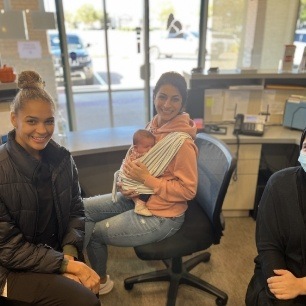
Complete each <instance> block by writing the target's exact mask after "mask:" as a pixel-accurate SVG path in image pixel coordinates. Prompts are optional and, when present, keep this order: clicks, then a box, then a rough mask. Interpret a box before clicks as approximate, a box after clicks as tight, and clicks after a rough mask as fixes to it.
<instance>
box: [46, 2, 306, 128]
mask: <svg viewBox="0 0 306 306" xmlns="http://www.w3.org/2000/svg"><path fill="white" fill-rule="evenodd" d="M45 2H46V3H47V4H48V5H46V7H47V8H48V9H49V10H53V11H55V5H54V0H45ZM285 2H286V3H287V4H288V5H287V4H286V3H285ZM297 2H298V1H297V0H296V1H287V0H286V1H284V3H282V4H281V5H280V4H279V3H278V1H277V0H271V1H269V2H263V1H259V0H254V1H247V0H238V1H228V0H210V1H209V2H208V16H207V19H205V20H207V23H205V24H204V25H203V26H204V27H205V30H206V32H205V33H206V34H205V38H206V42H205V48H204V51H203V54H200V56H201V57H202V58H203V57H204V59H205V67H203V68H205V69H206V70H207V69H209V68H210V67H218V68H219V69H220V71H222V70H229V69H230V70H235V69H237V68H243V67H253V68H255V69H258V70H269V69H274V70H277V67H278V63H279V61H280V59H282V56H283V50H284V45H285V44H290V43H293V41H295V44H296V45H298V44H304V42H303V31H304V29H303V24H304V23H303V22H302V19H301V18H300V19H301V22H300V25H301V29H298V30H297V32H296V35H295V38H294V35H293V32H294V28H295V23H296V20H293V19H294V18H293V19H292V18H290V19H289V18H285V15H286V14H288V12H289V13H290V16H292V17H293V16H296V12H297V11H296V9H297V6H298V4H297ZM144 3H145V1H143V0H132V2H129V3H126V2H125V1H122V0H106V1H80V0H79V1H75V2H74V5H73V7H72V6H71V5H70V2H69V0H64V1H63V7H64V17H65V27H66V34H67V50H68V56H69V65H70V67H69V69H70V75H71V82H72V93H73V95H72V98H73V101H72V103H73V110H74V111H73V115H74V116H75V122H76V124H75V125H76V126H75V129H76V130H84V129H95V128H103V127H114V126H128V125H145V123H146V122H147V121H148V120H149V115H150V112H149V110H150V105H149V101H148V100H147V98H146V97H147V96H146V91H145V90H149V91H150V92H151V89H152V86H154V84H155V82H156V80H157V79H158V77H159V76H160V75H161V73H163V72H165V71H169V70H175V71H178V72H181V73H184V72H187V73H190V72H191V71H192V69H193V68H195V67H197V65H198V56H199V54H198V53H199V45H200V40H201V39H202V38H203V37H202V38H201V37H200V33H199V24H200V13H201V12H200V8H201V0H191V1H189V2H188V5H186V1H184V0H167V1H164V0H155V1H148V3H149V33H145V30H144V24H145V20H144V18H145V16H144ZM277 3H278V4H277ZM104 4H105V6H104ZM282 17H284V18H282ZM276 24H277V30H276V28H275V27H276ZM48 35H49V36H48V37H49V41H50V52H51V53H52V54H53V56H54V66H55V74H56V80H57V86H58V87H57V88H58V103H59V107H60V108H61V109H62V112H63V114H64V115H67V114H66V109H67V107H66V106H67V103H68V101H67V100H68V99H67V97H66V95H67V93H66V91H65V85H66V84H65V83H64V82H63V81H64V80H63V68H62V64H61V59H62V55H61V53H60V52H61V50H60V48H59V38H58V36H57V35H56V33H55V34H54V32H50V33H49V34H48ZM146 35H149V50H148V52H149V55H150V56H149V59H150V63H145V52H146V50H145V49H144V41H145V39H146V37H147V36H146ZM73 40H74V41H73ZM298 48H299V51H298V52H302V51H301V50H302V48H300V47H298ZM298 48H297V49H298ZM298 52H297V53H298ZM297 57H299V56H297ZM149 64H150V72H151V78H150V88H147V89H146V88H145V82H144V75H143V74H142V72H143V71H144V69H143V67H144V66H145V65H147V66H148V65H149ZM151 103H152V101H151Z"/></svg>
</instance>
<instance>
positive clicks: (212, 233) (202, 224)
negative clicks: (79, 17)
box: [124, 133, 236, 306]
mask: <svg viewBox="0 0 306 306" xmlns="http://www.w3.org/2000/svg"><path fill="white" fill-rule="evenodd" d="M195 143H196V145H197V147H198V149H199V154H198V189H197V194H196V197H195V199H194V200H191V201H189V202H188V209H187V211H186V213H185V221H184V223H183V225H182V227H181V229H180V230H179V231H178V232H177V233H175V234H174V235H173V236H171V237H169V238H166V239H164V240H162V241H159V242H153V243H150V244H146V245H142V246H138V247H135V248H134V250H135V253H136V255H137V256H138V257H139V258H140V259H142V260H162V261H163V262H164V264H165V265H166V269H164V270H160V271H154V272H149V273H146V274H142V275H137V276H133V277H129V278H127V279H125V280H124V287H125V289H126V290H131V289H132V288H133V286H134V284H137V283H142V282H155V281H169V282H170V286H169V289H168V298H167V306H175V302H176V297H177V293H178V288H179V285H180V284H185V285H189V286H192V287H195V288H198V289H200V290H203V291H205V292H208V293H210V294H212V295H214V296H216V297H217V298H216V304H217V305H226V304H227V300H228V296H227V294H226V293H224V292H222V291H221V290H219V289H218V288H216V287H214V286H212V285H210V284H209V283H207V282H206V281H204V280H202V279H200V278H198V277H196V276H194V275H192V274H191V273H189V271H190V270H191V269H193V268H194V267H195V266H197V265H198V264H199V263H201V262H208V261H209V259H210V253H208V252H204V253H201V254H200V255H197V256H195V257H193V258H191V259H189V260H187V261H186V262H183V261H182V257H183V256H187V255H191V254H192V253H194V252H198V251H202V250H206V249H207V248H209V247H210V246H211V245H213V244H219V243H220V239H221V236H222V232H223V229H224V220H223V218H222V213H221V210H222V204H223V200H224V197H225V195H226V191H227V188H228V185H229V183H230V179H231V176H232V173H233V171H234V169H235V167H236V159H235V158H234V157H233V156H232V154H231V152H230V151H229V149H228V147H227V146H226V145H225V144H224V143H223V142H222V141H220V140H218V139H217V138H215V137H213V136H210V135H207V134H205V133H201V134H197V136H196V140H195Z"/></svg>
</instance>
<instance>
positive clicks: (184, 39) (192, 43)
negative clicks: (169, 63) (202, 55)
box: [150, 32, 199, 59]
mask: <svg viewBox="0 0 306 306" xmlns="http://www.w3.org/2000/svg"><path fill="white" fill-rule="evenodd" d="M198 48H199V37H198V34H197V32H182V33H181V34H180V35H177V34H172V33H167V34H164V35H163V36H162V37H161V38H157V39H156V38H155V39H153V40H152V43H151V46H150V56H151V59H157V58H160V57H161V56H165V57H168V58H170V57H173V56H177V57H179V56H192V57H196V56H197V55H198Z"/></svg>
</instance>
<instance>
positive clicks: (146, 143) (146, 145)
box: [135, 138, 155, 154]
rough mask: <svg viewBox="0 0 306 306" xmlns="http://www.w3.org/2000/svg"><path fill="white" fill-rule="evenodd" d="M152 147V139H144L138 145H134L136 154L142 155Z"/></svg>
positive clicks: (153, 143)
mask: <svg viewBox="0 0 306 306" xmlns="http://www.w3.org/2000/svg"><path fill="white" fill-rule="evenodd" d="M154 145H155V141H154V140H153V139H150V138H144V139H142V140H141V142H140V143H139V144H138V145H135V149H136V151H137V152H138V153H140V154H144V153H147V152H148V151H149V150H150V149H151V148H152V147H153V146H154Z"/></svg>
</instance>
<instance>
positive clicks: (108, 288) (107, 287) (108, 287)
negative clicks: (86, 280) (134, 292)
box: [99, 275, 114, 295]
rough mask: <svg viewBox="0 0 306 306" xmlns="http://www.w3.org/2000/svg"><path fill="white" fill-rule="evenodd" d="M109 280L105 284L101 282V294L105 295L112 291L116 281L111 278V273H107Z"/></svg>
mask: <svg viewBox="0 0 306 306" xmlns="http://www.w3.org/2000/svg"><path fill="white" fill-rule="evenodd" d="M106 277H107V280H106V282H105V283H104V284H100V289H99V295H103V294H106V293H109V292H110V291H112V289H113V287H114V282H113V281H112V280H111V279H110V277H109V275H106Z"/></svg>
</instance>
